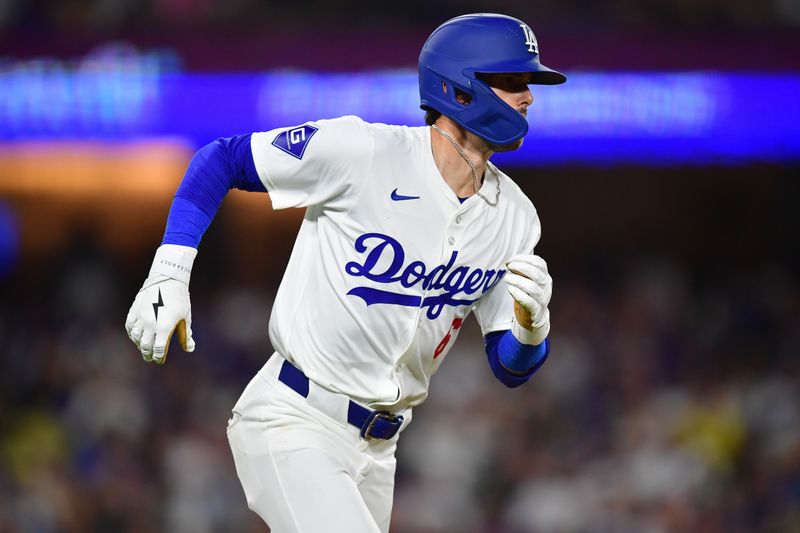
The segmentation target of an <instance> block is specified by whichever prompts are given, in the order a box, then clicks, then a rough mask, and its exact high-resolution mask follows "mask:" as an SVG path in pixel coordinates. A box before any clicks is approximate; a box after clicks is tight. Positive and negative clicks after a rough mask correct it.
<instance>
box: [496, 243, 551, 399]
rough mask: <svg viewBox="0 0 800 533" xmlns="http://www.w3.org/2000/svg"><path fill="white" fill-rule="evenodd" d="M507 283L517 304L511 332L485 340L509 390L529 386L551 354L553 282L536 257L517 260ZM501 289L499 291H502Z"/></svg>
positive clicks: (524, 256)
mask: <svg viewBox="0 0 800 533" xmlns="http://www.w3.org/2000/svg"><path fill="white" fill-rule="evenodd" d="M506 266H507V268H508V272H507V273H506V275H505V276H504V278H503V279H504V280H505V282H506V284H507V285H508V292H509V294H510V295H511V297H512V298H513V300H514V315H513V319H512V320H513V321H512V325H511V329H509V330H503V331H495V332H492V333H488V334H487V335H486V336H485V342H486V354H487V356H488V358H489V366H490V367H491V369H492V372H493V373H494V375H495V376H496V377H497V379H499V380H500V381H501V382H502V383H504V384H505V385H507V386H509V387H517V386H519V385H522V384H523V383H525V382H527V381H528V380H529V379H530V378H531V377H532V376H533V374H535V373H536V371H537V370H539V368H540V367H541V366H542V365H543V364H544V362H545V361H546V360H547V356H548V355H549V354H550V341H549V340H548V339H547V335H548V333H549V332H550V311H549V309H548V305H549V304H550V296H551V295H552V292H553V278H552V277H551V276H550V274H549V273H548V272H547V263H545V261H544V259H542V258H541V257H539V256H536V255H533V254H521V255H517V256H514V257H513V258H511V260H510V261H508V263H507V265H506ZM498 289H499V287H498Z"/></svg>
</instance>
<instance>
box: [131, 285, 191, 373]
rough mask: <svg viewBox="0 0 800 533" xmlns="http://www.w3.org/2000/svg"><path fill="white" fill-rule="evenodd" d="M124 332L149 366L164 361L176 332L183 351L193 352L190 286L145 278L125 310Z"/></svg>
mask: <svg viewBox="0 0 800 533" xmlns="http://www.w3.org/2000/svg"><path fill="white" fill-rule="evenodd" d="M125 329H126V330H127V331H128V336H129V337H130V338H131V340H132V341H133V343H134V344H135V345H136V347H137V348H139V351H141V352H142V357H143V358H144V360H145V361H147V362H148V363H149V362H151V361H154V362H156V363H157V364H160V365H161V364H164V363H165V362H166V360H167V351H168V350H169V341H170V339H171V338H172V334H173V333H175V332H177V333H178V340H179V341H180V343H181V346H182V347H183V349H184V350H185V351H187V352H192V351H194V348H195V343H194V339H192V307H191V302H190V300H189V286H188V285H186V284H185V283H183V282H182V281H178V280H175V279H170V278H167V277H165V276H162V275H160V274H156V275H154V276H150V277H149V278H147V280H146V281H145V282H144V285H143V286H142V289H141V290H140V291H139V293H138V294H137V295H136V298H135V299H134V300H133V305H131V309H130V311H128V318H127V319H126V320H125Z"/></svg>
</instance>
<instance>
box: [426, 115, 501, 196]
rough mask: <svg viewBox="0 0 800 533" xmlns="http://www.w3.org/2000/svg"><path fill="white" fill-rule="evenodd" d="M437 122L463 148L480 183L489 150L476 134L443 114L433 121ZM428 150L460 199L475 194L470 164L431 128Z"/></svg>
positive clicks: (443, 136)
mask: <svg viewBox="0 0 800 533" xmlns="http://www.w3.org/2000/svg"><path fill="white" fill-rule="evenodd" d="M436 125H437V126H438V127H439V128H441V129H442V131H444V132H445V133H446V134H447V135H449V136H450V137H451V138H452V139H453V141H455V142H456V143H457V144H458V145H459V146H460V147H461V148H462V149H463V150H464V155H466V156H467V157H468V158H469V160H470V161H471V162H472V164H473V165H474V166H475V173H476V174H477V175H478V180H479V185H478V187H479V188H480V185H481V184H483V172H484V170H485V169H486V162H487V161H488V160H489V157H491V155H492V153H493V152H491V151H490V150H489V149H488V147H487V146H486V143H485V142H483V141H482V140H481V139H480V138H479V137H477V136H476V135H473V134H472V133H469V132H468V131H466V130H465V129H464V128H462V127H461V126H459V125H458V124H456V123H455V122H453V121H452V120H450V119H449V118H447V117H445V116H442V117H439V120H437V121H436ZM431 150H433V159H434V161H435V162H436V167H437V168H438V169H439V173H440V174H441V175H442V178H444V181H445V183H447V185H449V186H450V188H451V189H453V192H455V193H456V195H457V196H459V197H460V198H466V197H468V196H472V195H473V194H475V192H476V191H475V179H474V177H473V174H472V170H471V169H470V167H469V164H468V163H467V162H466V161H465V160H464V158H463V157H462V156H461V154H459V152H458V150H457V149H456V148H455V147H454V146H453V144H452V143H451V142H450V140H449V139H448V138H447V137H445V135H442V134H441V133H440V132H438V131H436V129H435V128H431Z"/></svg>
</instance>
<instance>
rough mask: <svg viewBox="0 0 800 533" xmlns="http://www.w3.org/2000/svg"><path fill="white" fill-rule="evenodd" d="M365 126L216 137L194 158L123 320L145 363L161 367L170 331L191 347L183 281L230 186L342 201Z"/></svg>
mask: <svg viewBox="0 0 800 533" xmlns="http://www.w3.org/2000/svg"><path fill="white" fill-rule="evenodd" d="M371 150H372V148H371V138H370V136H369V134H368V132H367V129H366V124H365V123H364V122H363V121H361V120H360V119H356V118H355V117H343V118H340V119H333V120H324V121H318V122H311V123H307V124H304V125H302V126H297V127H294V128H283V129H277V130H272V131H268V132H259V133H253V134H248V135H240V136H236V137H231V138H227V139H218V140H216V141H214V142H212V143H210V144H208V145H206V146H204V147H203V148H201V149H200V150H199V151H198V152H197V153H196V154H195V155H194V157H193V158H192V161H191V162H190V163H189V167H188V168H187V170H186V173H185V175H184V177H183V180H182V181H181V184H180V186H179V187H178V190H177V192H176V194H175V197H174V199H173V202H172V206H171V208H170V212H169V216H168V218H167V227H166V231H165V233H164V238H163V240H162V244H161V246H160V247H159V248H158V250H157V251H156V254H155V258H154V260H153V264H152V267H151V268H150V275H149V276H148V277H147V279H146V280H145V282H144V284H143V285H142V288H141V290H140V291H139V293H138V294H137V295H136V298H135V299H134V302H133V305H132V306H131V308H130V311H129V312H128V316H127V319H126V321H125V329H126V330H127V332H128V336H129V337H130V338H131V340H132V341H133V342H134V344H135V345H136V346H137V348H139V350H140V351H141V353H142V357H143V358H144V360H145V361H148V362H150V361H155V362H156V363H158V364H163V363H164V361H166V356H167V349H168V347H169V341H170V338H171V337H172V334H173V333H174V332H176V331H177V333H178V338H179V340H180V343H181V345H182V347H183V349H184V350H186V351H187V352H191V351H192V350H194V347H195V343H194V340H193V339H192V329H191V323H192V315H191V304H190V300H189V278H190V274H191V270H192V265H193V263H194V259H195V257H196V255H197V247H198V245H199V243H200V240H201V238H202V236H203V233H204V232H205V231H206V229H207V228H208V226H209V225H210V224H211V221H212V220H213V218H214V215H215V214H216V212H217V210H218V209H219V207H220V205H221V204H222V200H223V199H224V197H225V195H226V194H227V193H228V191H229V190H230V189H233V188H237V189H242V190H246V191H258V192H266V191H267V190H269V192H270V197H271V200H272V205H273V208H275V209H281V208H285V207H305V206H310V205H319V204H325V205H330V206H332V207H336V206H338V205H339V204H342V205H346V203H347V202H349V201H351V199H352V197H353V195H352V194H350V195H348V194H347V193H348V192H352V191H353V189H354V187H352V185H353V183H352V180H351V179H350V178H351V176H352V173H351V171H350V169H352V168H353V167H354V166H358V165H363V164H366V162H367V160H368V159H369V157H370V156H371Z"/></svg>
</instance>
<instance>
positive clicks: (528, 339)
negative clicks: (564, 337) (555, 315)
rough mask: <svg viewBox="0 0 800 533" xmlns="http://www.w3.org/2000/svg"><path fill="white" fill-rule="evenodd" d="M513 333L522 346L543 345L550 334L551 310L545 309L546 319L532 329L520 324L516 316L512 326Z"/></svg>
mask: <svg viewBox="0 0 800 533" xmlns="http://www.w3.org/2000/svg"><path fill="white" fill-rule="evenodd" d="M511 333H512V334H513V335H514V337H516V339H517V340H518V341H519V342H521V343H522V344H530V345H532V346H536V345H539V344H541V343H543V342H544V340H545V339H546V338H547V335H548V334H549V333H550V310H549V309H545V311H544V319H543V320H542V321H541V322H539V323H536V324H533V325H532V329H528V328H526V327H524V326H523V325H522V324H520V323H519V322H518V321H517V318H516V316H515V317H514V323H513V324H512V325H511Z"/></svg>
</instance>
